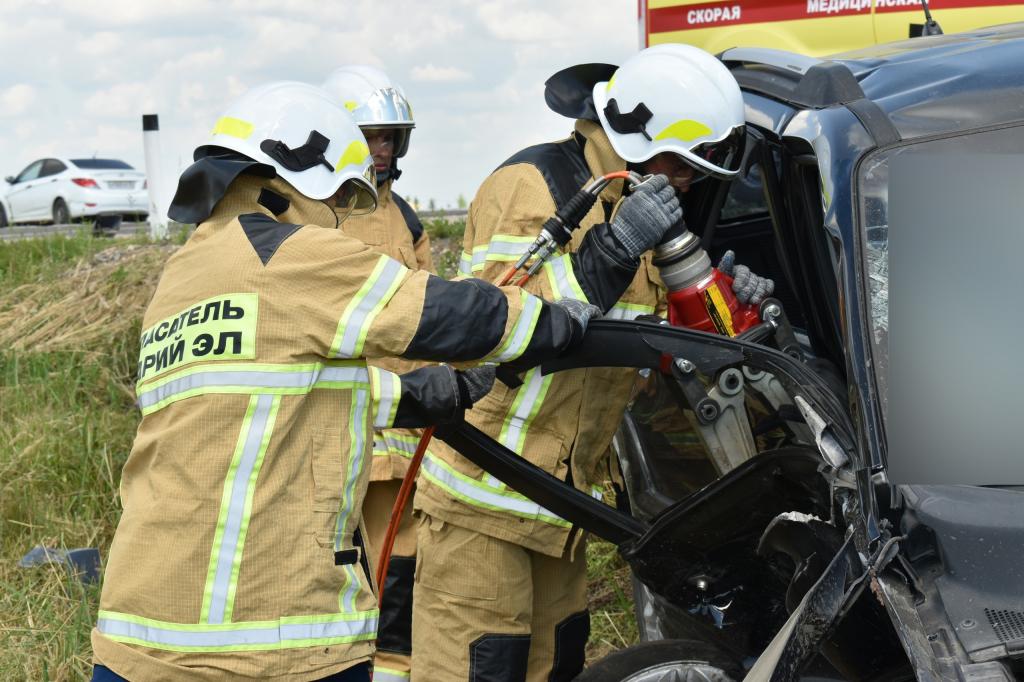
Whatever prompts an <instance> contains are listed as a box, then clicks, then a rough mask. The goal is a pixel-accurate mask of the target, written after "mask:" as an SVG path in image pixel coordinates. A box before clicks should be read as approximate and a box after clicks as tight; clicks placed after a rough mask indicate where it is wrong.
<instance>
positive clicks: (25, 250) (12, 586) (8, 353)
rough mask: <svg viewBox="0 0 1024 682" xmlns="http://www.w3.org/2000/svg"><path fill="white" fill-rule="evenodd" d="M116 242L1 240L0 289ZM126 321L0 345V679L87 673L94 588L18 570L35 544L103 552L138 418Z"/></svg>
mask: <svg viewBox="0 0 1024 682" xmlns="http://www.w3.org/2000/svg"><path fill="white" fill-rule="evenodd" d="M111 245H112V242H111V241H110V240H107V239H93V238H92V237H91V236H87V235H84V234H83V235H77V236H75V237H69V238H65V237H52V238H48V239H40V240H23V241H18V242H5V243H0V282H2V283H3V287H4V290H5V291H9V290H10V289H13V288H14V287H16V286H19V285H21V284H33V285H44V284H45V282H46V280H47V279H54V280H57V279H59V278H58V275H59V273H63V272H66V271H67V270H69V269H73V268H75V267H76V266H80V265H81V263H83V262H85V261H82V259H83V258H85V257H88V256H91V255H92V254H94V253H96V252H98V251H100V250H103V249H105V248H109V247H110V246H111ZM115 272H116V271H115ZM127 314H129V315H131V314H135V315H140V314H141V311H137V312H128V313H127ZM131 329H133V331H132V332H130V333H124V332H123V330H119V332H118V333H116V334H113V335H111V336H108V337H105V338H104V337H98V338H94V340H93V342H92V343H91V344H90V345H89V346H87V347H83V348H76V349H66V350H54V351H48V352H33V351H31V350H29V351H15V350H11V349H9V348H7V349H4V350H3V351H0V651H3V652H4V655H3V656H2V657H0V679H2V680H80V679H88V676H89V674H90V673H89V671H90V669H91V662H90V656H91V654H90V646H89V631H90V629H91V628H92V624H93V622H94V620H95V610H96V604H97V602H98V596H99V590H98V587H97V586H85V585H83V584H81V583H80V582H79V581H78V580H76V579H73V578H71V577H70V576H68V575H67V574H66V573H65V572H64V571H63V570H62V569H60V568H58V567H52V566H51V567H45V568H37V569H21V568H18V567H17V561H18V559H19V558H20V557H21V556H23V555H24V554H25V553H27V552H28V551H29V550H30V549H31V548H32V547H34V546H35V545H39V544H43V545H47V546H51V547H60V548H68V549H71V548H75V547H100V548H102V549H103V550H104V551H105V550H106V548H107V547H108V546H109V544H110V538H111V535H112V533H113V529H114V526H115V524H116V522H117V518H118V515H119V513H120V508H119V506H118V501H117V485H118V480H119V478H120V470H121V467H122V465H123V464H124V460H125V458H126V456H127V454H128V450H129V448H130V446H131V439H132V438H133V436H134V432H135V426H136V423H137V415H136V410H135V409H134V407H133V406H132V396H131V392H130V390H129V388H128V387H129V386H130V383H131V373H132V372H133V370H134V357H135V355H136V353H137V351H136V348H135V344H136V343H137V341H136V340H137V338H138V334H137V331H135V330H137V324H136V325H133V326H132V327H131Z"/></svg>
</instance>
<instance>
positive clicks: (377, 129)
mask: <svg viewBox="0 0 1024 682" xmlns="http://www.w3.org/2000/svg"><path fill="white" fill-rule="evenodd" d="M323 89H324V90H326V91H327V92H328V94H330V95H331V96H332V97H334V98H335V100H336V101H337V102H339V103H341V104H342V105H343V106H344V107H345V108H346V109H348V110H349V111H350V112H351V113H352V118H354V119H355V121H356V123H357V124H358V125H359V128H360V129H361V130H362V131H363V134H364V135H365V136H366V142H367V144H368V145H369V147H370V154H371V155H372V156H373V166H374V171H375V174H376V181H377V210H376V211H374V212H373V213H370V214H365V215H360V216H354V217H352V218H350V219H349V220H347V221H345V223H344V224H343V225H342V227H341V230H342V232H344V233H345V234H347V235H348V236H350V237H353V238H355V239H358V240H359V241H361V242H363V243H364V244H366V245H367V246H369V247H370V248H371V249H373V250H374V251H377V252H379V253H383V254H386V255H388V256H390V257H392V258H394V259H395V260H397V261H399V262H401V263H402V264H404V265H405V266H406V267H407V268H409V269H411V270H426V271H427V272H434V263H433V259H432V258H431V254H430V237H429V236H428V235H427V233H426V232H425V231H424V229H423V225H422V224H421V223H420V220H419V218H418V217H417V216H416V211H414V210H413V209H412V207H411V206H410V205H409V204H408V203H406V201H405V200H404V199H403V198H402V197H400V196H399V195H398V194H396V193H395V192H394V191H393V189H392V187H393V183H394V182H395V181H396V180H398V178H399V177H400V176H401V174H402V172H401V171H400V170H399V169H398V159H399V158H401V157H403V156H405V153H406V152H407V151H408V149H409V137H410V135H411V133H412V129H413V128H414V127H415V126H416V122H415V120H414V119H413V114H412V107H411V106H410V105H409V101H408V99H406V96H405V93H404V92H403V91H402V89H401V88H400V87H399V86H398V85H396V84H395V83H393V82H392V81H391V79H390V78H389V77H388V76H387V74H386V73H384V72H383V71H381V70H380V69H378V68H376V67H372V66H359V65H351V66H344V67H342V68H340V69H337V70H336V71H334V73H332V74H331V75H330V77H329V78H328V79H327V80H326V81H325V82H324V84H323ZM371 364H373V365H374V366H377V367H382V368H384V369H387V370H390V371H392V372H395V373H398V374H401V373H403V372H406V371H409V370H411V369H414V368H415V367H416V365H415V364H414V363H411V362H409V361H402V360H398V359H386V360H381V359H375V360H373V362H372V363H371ZM420 435H421V433H420V431H418V430H413V429H387V430H383V431H377V432H375V433H374V437H373V458H372V463H371V466H370V485H369V488H367V491H366V498H365V499H364V501H363V522H364V524H365V527H366V535H367V537H366V544H367V554H368V556H369V560H370V566H371V569H372V570H373V571H374V573H376V565H375V564H376V562H377V560H378V559H379V556H380V549H381V546H382V545H383V541H384V534H385V532H386V531H387V526H388V521H389V520H390V519H391V509H392V507H393V506H394V503H395V498H396V497H398V490H399V488H400V487H401V485H402V478H403V477H404V476H405V472H406V471H407V470H408V468H409V462H410V460H411V459H412V455H413V453H414V452H415V451H416V444H417V443H418V442H419V439H420ZM392 554H393V555H392V557H391V561H390V563H389V564H388V576H387V579H386V582H385V584H386V587H387V589H386V590H385V591H384V602H383V603H382V604H381V610H380V623H379V628H378V635H377V654H376V656H375V657H374V661H373V679H374V680H375V682H393V681H402V680H408V679H409V663H410V653H411V651H412V581H413V571H414V569H415V565H416V527H415V524H414V523H413V519H412V506H411V505H407V506H406V512H405V514H404V516H403V518H402V521H401V525H400V526H399V529H398V534H397V535H396V537H395V544H394V550H393V553H392Z"/></svg>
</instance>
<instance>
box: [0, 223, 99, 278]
mask: <svg viewBox="0 0 1024 682" xmlns="http://www.w3.org/2000/svg"><path fill="white" fill-rule="evenodd" d="M109 245H110V242H109V241H107V240H102V239H94V238H92V237H91V236H90V234H89V232H88V231H87V230H85V229H83V230H80V231H79V232H78V234H76V235H75V236H73V237H64V236H59V235H58V236H52V237H46V238H43V239H21V240H18V241H10V242H7V241H0V287H3V288H5V289H9V288H13V287H15V286H17V285H18V284H24V283H26V282H31V281H33V280H35V279H37V278H38V277H40V276H45V275H53V274H55V272H56V271H57V270H59V269H61V268H62V267H66V266H67V265H68V264H70V263H72V262H74V261H76V260H78V259H79V258H81V257H83V256H89V255H91V254H93V253H96V252H97V251H99V250H101V249H104V248H106V247H107V246H109Z"/></svg>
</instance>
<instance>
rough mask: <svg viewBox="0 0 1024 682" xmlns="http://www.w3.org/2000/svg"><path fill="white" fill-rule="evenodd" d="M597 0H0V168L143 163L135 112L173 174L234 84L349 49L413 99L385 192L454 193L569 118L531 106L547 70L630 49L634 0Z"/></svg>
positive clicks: (286, 72)
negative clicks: (397, 166)
mask: <svg viewBox="0 0 1024 682" xmlns="http://www.w3.org/2000/svg"><path fill="white" fill-rule="evenodd" d="M599 4H600V11H595V9H594V7H595V3H594V2H593V0H559V2H557V3H554V2H551V1H550V0H434V1H433V2H429V3H427V2H423V1H422V0H388V2H386V3H382V2H380V1H379V0H345V2H321V1H319V0H176V1H175V2H173V3H169V2H167V3H157V2H140V1H139V0H104V2H102V3H99V4H97V3H82V2H81V1H80V0H49V1H48V2H45V3H41V2H37V1H35V0H2V1H0V64H4V65H5V66H6V69H5V70H4V71H3V73H0V119H2V120H3V126H0V133H2V135H0V159H3V164H2V165H3V166H5V167H3V168H0V176H3V175H8V174H11V173H15V172H17V171H19V170H20V169H21V168H23V167H24V166H25V165H26V164H28V163H29V162H31V161H33V160H34V159H36V158H38V157H39V156H41V155H44V154H56V155H66V154H92V153H93V152H98V153H100V154H109V155H112V156H120V157H121V158H123V159H124V160H125V161H128V162H129V163H131V164H133V165H135V166H137V167H139V168H142V167H143V150H142V143H141V130H140V128H141V122H140V119H139V116H140V115H141V114H142V113H157V114H159V115H160V127H161V136H162V146H163V150H164V157H165V163H164V166H165V173H166V174H168V175H170V176H175V175H176V174H177V173H178V172H179V171H180V170H181V169H182V167H183V166H184V165H187V164H188V163H189V162H190V160H191V157H192V148H193V147H194V146H195V145H196V144H199V143H201V142H203V141H204V140H205V139H206V136H207V135H208V132H209V130H210V126H211V125H212V124H213V121H214V120H215V119H216V117H217V116H218V115H219V114H220V112H221V111H223V110H224V108H225V107H226V106H227V105H228V104H229V103H230V101H231V99H233V98H235V97H237V96H238V95H239V94H241V93H242V92H244V91H245V90H248V89H249V88H251V87H253V86H256V85H259V84H260V83H263V82H266V81H269V80H280V79H289V80H305V81H308V82H312V83H319V82H321V81H322V80H323V79H324V78H325V77H326V76H327V74H328V73H330V72H331V71H332V70H333V69H335V68H337V67H338V66H341V65H343V64H345V63H352V62H356V63H369V64H375V65H378V66H381V67H383V68H385V69H386V70H387V71H388V72H389V73H390V74H391V75H392V77H393V78H395V80H397V81H398V82H399V83H402V85H403V86H404V87H405V90H406V92H407V94H408V95H409V97H410V99H411V101H412V104H413V107H414V109H415V111H416V118H417V129H416V132H415V134H414V135H413V141H412V146H411V148H410V151H409V155H408V156H407V157H405V158H404V159H402V168H403V169H405V170H406V173H405V175H403V176H402V180H401V182H400V183H399V187H398V190H399V191H400V192H402V193H403V194H408V195H409V196H416V197H419V198H420V199H422V200H424V201H425V200H426V199H429V198H430V197H434V198H435V199H436V200H437V202H438V203H439V204H441V205H445V204H453V203H454V202H455V198H456V197H457V196H458V195H459V194H463V195H465V196H466V197H470V196H472V194H473V192H474V191H475V190H476V188H477V187H478V186H479V184H480V182H481V181H482V180H483V179H484V178H485V177H486V175H487V174H488V173H490V172H491V171H492V170H493V169H494V167H495V166H496V165H497V164H498V163H500V162H501V161H502V160H503V159H504V158H506V157H508V156H509V155H510V154H512V153H513V152H515V151H516V150H517V149H519V148H521V147H523V146H526V145H528V144H534V143H537V142H543V141H545V140H554V139H559V138H561V137H564V136H565V135H566V134H567V133H568V132H569V130H571V127H572V123H571V121H568V120H567V119H564V118H561V117H559V116H557V115H555V114H553V113H551V112H550V111H548V110H547V108H546V107H545V105H544V98H543V83H544V80H545V79H547V78H548V76H550V75H551V74H552V73H554V72H555V71H557V70H558V69H561V68H564V67H566V66H569V65H571V64H575V63H580V62H585V61H606V62H613V63H616V62H619V61H621V60H622V59H623V58H625V56H626V55H628V54H630V53H631V52H633V51H634V50H635V49H636V17H635V13H636V3H635V0H605V1H604V2H601V3H599ZM30 54H32V55H39V58H36V59H28V58H27V57H26V55H30ZM44 131H45V134H44ZM496 131H498V132H497V134H496Z"/></svg>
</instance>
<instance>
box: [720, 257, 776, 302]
mask: <svg viewBox="0 0 1024 682" xmlns="http://www.w3.org/2000/svg"><path fill="white" fill-rule="evenodd" d="M718 269H719V270H721V271H722V273H724V274H726V275H729V276H730V277H732V278H733V279H732V291H733V293H734V294H736V300H738V301H739V302H740V303H753V304H754V305H757V304H759V303H760V302H761V301H763V300H764V299H765V298H767V297H768V296H771V295H772V292H774V291H775V281H774V280H771V279H768V278H767V277H761V276H760V275H755V274H754V273H752V272H751V271H750V268H748V267H747V266H746V265H736V254H735V253H734V252H733V251H732V249H729V250H728V251H726V252H725V254H724V255H723V256H722V260H720V261H719V262H718Z"/></svg>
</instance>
